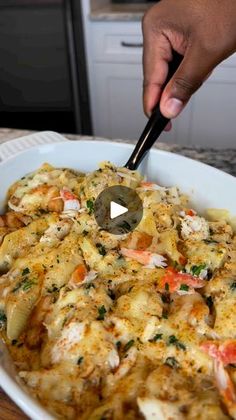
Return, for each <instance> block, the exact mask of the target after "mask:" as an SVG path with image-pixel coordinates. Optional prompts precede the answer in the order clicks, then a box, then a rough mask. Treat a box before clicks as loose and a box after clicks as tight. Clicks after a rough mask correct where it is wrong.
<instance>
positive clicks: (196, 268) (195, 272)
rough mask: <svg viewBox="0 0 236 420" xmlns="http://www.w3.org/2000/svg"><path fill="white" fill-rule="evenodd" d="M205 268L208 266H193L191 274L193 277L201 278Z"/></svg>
mask: <svg viewBox="0 0 236 420" xmlns="http://www.w3.org/2000/svg"><path fill="white" fill-rule="evenodd" d="M205 268H206V264H200V265H193V266H192V267H191V270H190V271H191V274H192V275H193V276H197V277H199V276H200V274H201V271H202V270H204V269H205Z"/></svg>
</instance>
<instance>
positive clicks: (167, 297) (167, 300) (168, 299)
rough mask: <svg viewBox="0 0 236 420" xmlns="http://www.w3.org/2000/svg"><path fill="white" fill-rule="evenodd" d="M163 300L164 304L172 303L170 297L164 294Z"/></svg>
mask: <svg viewBox="0 0 236 420" xmlns="http://www.w3.org/2000/svg"><path fill="white" fill-rule="evenodd" d="M161 300H162V302H163V303H170V295H169V294H166V293H163V294H162V295H161Z"/></svg>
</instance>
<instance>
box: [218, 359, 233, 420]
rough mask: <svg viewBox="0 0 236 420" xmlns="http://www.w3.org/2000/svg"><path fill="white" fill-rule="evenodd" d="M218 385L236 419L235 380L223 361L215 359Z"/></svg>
mask: <svg viewBox="0 0 236 420" xmlns="http://www.w3.org/2000/svg"><path fill="white" fill-rule="evenodd" d="M214 373H215V378H216V385H217V388H218V390H219V393H220V396H221V398H222V400H223V402H224V404H225V406H226V408H227V410H228V412H229V414H230V416H231V417H232V418H233V419H236V392H235V387H234V384H233V381H232V379H231V377H230V375H229V373H228V372H227V370H226V369H225V368H224V364H223V363H222V362H221V361H218V360H215V361H214Z"/></svg>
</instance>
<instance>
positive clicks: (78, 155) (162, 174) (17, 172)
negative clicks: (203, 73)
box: [0, 141, 236, 420]
mask: <svg viewBox="0 0 236 420" xmlns="http://www.w3.org/2000/svg"><path fill="white" fill-rule="evenodd" d="M132 150H133V146H132V145H128V144H120V143H115V142H111V143H108V142H101V141H93V142H90V141H78V142H62V143H55V144H46V145H42V146H37V147H34V148H32V149H29V150H26V151H25V152H22V153H19V154H18V155H15V156H14V157H12V158H9V159H7V160H6V161H4V162H2V163H0V177H1V184H0V209H1V210H3V203H4V198H5V194H6V192H7V189H8V187H9V185H10V184H11V183H12V182H14V181H16V180H17V179H19V178H20V177H22V176H24V175H25V173H27V172H30V171H33V170H35V169H36V168H38V167H39V166H40V165H41V164H42V163H43V162H49V163H51V164H53V165H55V166H63V167H71V168H74V169H79V170H82V171H85V172H88V171H91V170H93V169H95V168H97V164H98V163H99V162H100V161H103V160H110V161H112V162H114V163H115V164H118V165H124V164H125V162H126V161H127V160H128V157H129V155H130V154H131V151H132ZM141 171H142V172H143V173H145V174H146V175H147V177H148V178H149V179H150V180H153V181H157V182H159V183H160V184H162V185H166V186H173V185H177V186H178V187H179V188H180V189H181V190H182V191H183V192H185V193H187V194H188V195H189V196H190V197H191V201H192V203H193V205H194V206H195V208H197V209H198V210H199V211H202V210H203V209H204V208H207V207H217V208H224V209H228V210H229V211H230V212H231V214H232V216H236V199H235V191H236V178H234V177H232V176H231V175H228V174H226V173H224V172H221V171H219V170H218V169H214V168H212V167H210V166H207V165H204V164H202V163H199V162H197V161H193V160H191V159H188V158H185V157H182V156H178V155H175V154H172V153H168V152H164V151H160V150H155V149H153V150H152V151H151V152H150V154H149V156H148V158H147V159H146V160H145V162H144V163H143V164H142V167H141ZM0 346H1V348H0V386H1V387H2V388H3V389H4V390H5V391H6V392H7V393H8V394H9V396H10V397H11V398H12V399H13V400H14V401H15V402H16V404H18V405H19V406H20V407H21V408H22V409H23V410H24V411H25V413H26V414H28V416H30V417H31V418H32V419H34V420H42V419H44V420H49V419H52V417H51V416H50V415H49V414H48V413H46V411H44V410H43V408H42V407H40V405H39V404H38V403H37V402H36V401H34V400H32V399H31V398H30V397H29V395H28V394H27V393H26V392H25V391H24V390H23V389H22V388H21V387H20V386H19V385H18V384H17V382H16V380H15V378H16V376H15V373H14V371H12V363H11V361H9V359H8V358H7V357H6V349H5V348H4V345H3V344H2V345H1V343H0Z"/></svg>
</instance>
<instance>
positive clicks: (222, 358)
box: [200, 340, 236, 366]
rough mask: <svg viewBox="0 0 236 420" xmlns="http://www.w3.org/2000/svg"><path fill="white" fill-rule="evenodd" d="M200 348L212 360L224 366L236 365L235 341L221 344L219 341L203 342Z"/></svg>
mask: <svg viewBox="0 0 236 420" xmlns="http://www.w3.org/2000/svg"><path fill="white" fill-rule="evenodd" d="M200 347H201V349H202V350H203V351H204V352H205V353H207V354H208V355H209V356H211V357H212V358H213V359H216V360H217V361H218V362H221V363H223V365H224V366H226V365H229V364H230V363H236V340H226V341H224V342H223V343H222V342H220V341H205V342H204V343H202V344H201V346H200Z"/></svg>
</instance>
